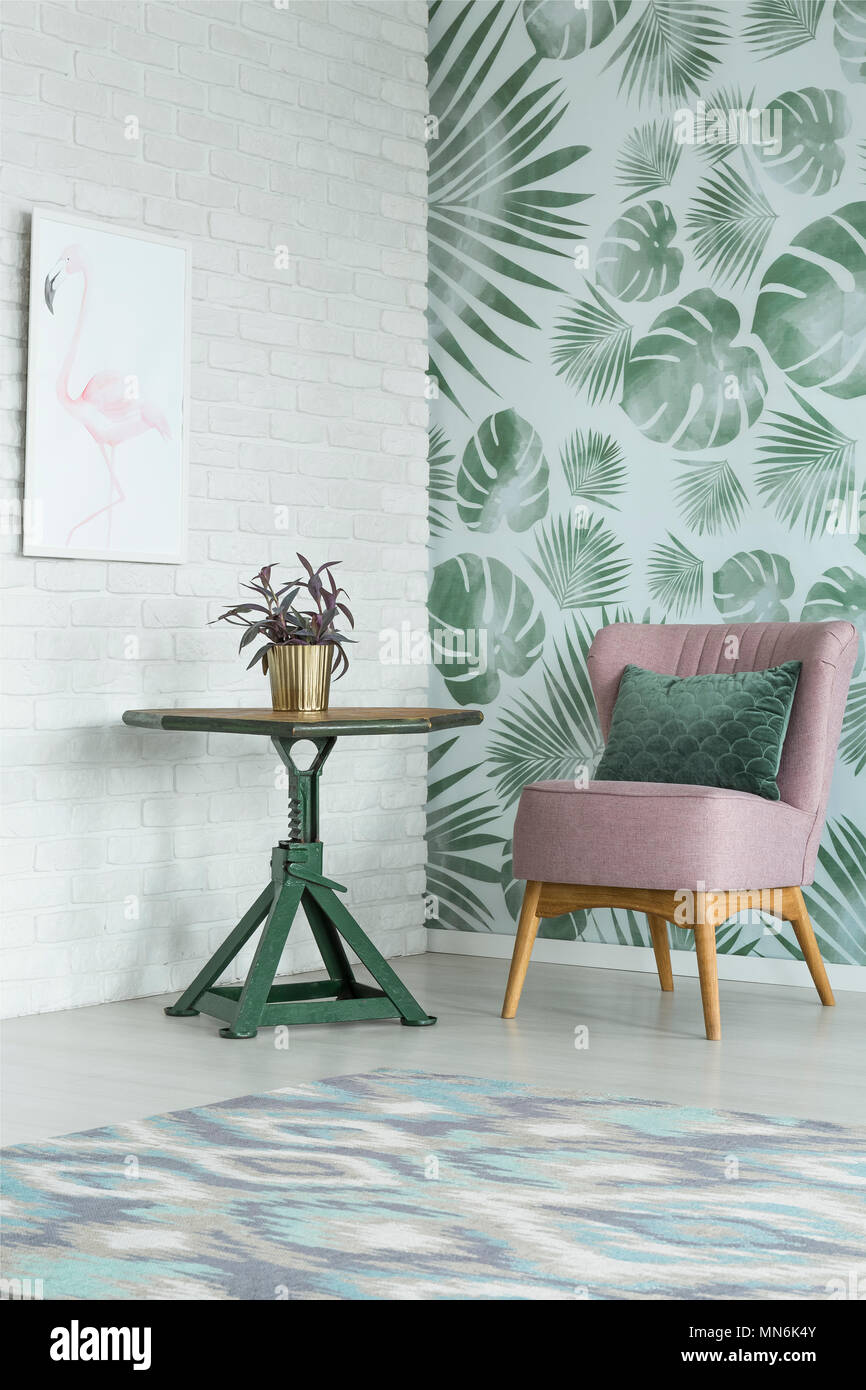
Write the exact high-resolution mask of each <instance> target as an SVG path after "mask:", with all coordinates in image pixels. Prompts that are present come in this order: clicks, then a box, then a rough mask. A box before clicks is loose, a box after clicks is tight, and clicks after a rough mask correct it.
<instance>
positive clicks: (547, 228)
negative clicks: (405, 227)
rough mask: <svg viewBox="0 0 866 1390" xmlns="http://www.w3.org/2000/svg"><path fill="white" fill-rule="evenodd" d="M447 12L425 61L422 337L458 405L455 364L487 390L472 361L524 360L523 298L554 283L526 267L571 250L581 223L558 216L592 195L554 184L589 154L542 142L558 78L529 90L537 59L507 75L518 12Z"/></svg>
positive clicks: (557, 113)
mask: <svg viewBox="0 0 866 1390" xmlns="http://www.w3.org/2000/svg"><path fill="white" fill-rule="evenodd" d="M435 8H436V7H434V9H435ZM453 12H454V18H453V19H452V20H451V21H450V23H448V24H447V26H446V28H445V30H444V32H443V33H442V35H441V37H440V38H439V39H438V40H436V41H435V42H433V44H432V46H431V49H430V53H429V56H428V71H429V84H430V85H429V93H430V112H431V115H430V118H429V119H430V120H431V121H432V122H433V126H432V134H433V136H434V137H435V138H431V140H430V141H429V144H428V149H429V151H430V167H429V197H428V219H427V232H428V238H429V249H430V269H429V274H428V287H429V295H430V309H429V334H430V344H431V347H430V372H431V374H432V375H433V376H434V377H435V378H436V380H437V381H438V383H439V389H440V391H441V393H442V394H443V395H445V396H447V397H448V398H449V399H450V400H451V401H452V402H454V404H456V405H457V406H458V408H459V409H461V410H462V409H463V407H462V406H461V405H460V403H459V400H458V397H457V394H456V392H455V389H454V386H453V385H452V384H451V381H450V379H449V377H450V375H451V374H452V372H453V369H454V368H455V367H459V368H460V369H462V370H463V371H464V372H467V373H468V374H469V376H471V377H473V378H474V379H475V380H476V381H478V382H480V383H481V384H482V385H483V386H486V387H487V388H488V389H489V390H494V388H493V386H492V385H491V384H490V382H489V381H488V379H487V377H486V376H485V375H484V373H483V372H482V370H481V367H480V365H479V364H480V361H481V359H482V357H484V358H488V359H489V358H490V356H491V353H490V349H491V348H492V349H494V350H495V353H500V352H501V353H506V354H508V355H509V356H511V357H515V358H520V359H521V360H525V359H524V358H523V355H522V353H520V352H519V351H518V349H517V347H516V346H515V343H514V328H515V326H518V327H520V328H522V329H523V328H537V327H538V324H537V322H536V320H535V319H534V318H533V317H532V316H531V315H530V314H529V313H528V312H527V310H526V309H525V308H524V307H523V305H524V304H525V303H526V299H527V296H528V295H530V294H531V295H532V296H533V297H536V296H535V292H536V291H538V290H555V289H557V288H558V286H557V285H555V284H552V283H551V281H550V280H547V279H545V278H544V277H543V276H541V275H538V274H537V273H536V271H535V270H534V269H532V268H531V264H530V262H532V261H533V260H534V258H535V256H534V253H536V252H545V253H550V254H554V255H558V256H565V255H566V254H571V251H572V248H573V246H574V242H575V240H576V239H577V238H578V237H579V235H580V231H579V229H580V227H581V225H582V224H581V223H578V222H575V221H574V220H573V219H572V218H571V217H569V216H568V215H567V213H566V211H565V210H566V209H567V208H570V207H572V206H573V205H574V204H576V203H579V202H582V201H583V199H584V198H585V197H587V196H588V195H587V194H581V193H573V192H569V191H567V190H566V189H563V188H562V187H561V186H557V187H555V188H554V187H551V186H550V183H551V180H553V179H555V178H556V176H557V175H559V174H561V173H562V171H563V170H565V169H569V168H570V167H571V165H572V164H574V163H575V162H576V161H577V160H579V159H581V158H582V157H583V155H585V154H586V152H587V147H586V146H585V145H569V146H565V147H561V148H552V149H549V148H548V147H547V139H548V137H549V136H550V135H551V134H552V132H553V131H554V130H555V129H556V127H557V126H558V124H559V122H560V121H561V120H562V118H563V116H564V115H565V112H566V110H567V103H566V102H565V100H564V98H563V96H562V92H561V87H560V84H558V83H555V84H554V83H549V82H545V83H541V84H539V85H538V86H536V87H534V88H530V87H529V85H528V84H529V82H530V79H531V77H532V73H533V71H534V68H535V66H536V63H537V61H538V60H537V59H533V60H532V61H530V62H526V63H523V64H522V66H521V67H519V68H518V69H517V70H516V71H513V72H511V73H510V75H509V76H507V77H506V78H505V79H504V80H503V78H502V76H501V66H502V58H501V55H502V51H503V45H504V44H505V41H506V39H507V38H508V36H509V33H510V31H511V29H512V26H513V24H514V22H515V20H516V18H517V15H518V13H519V11H518V10H517V9H516V8H512V7H511V6H503V5H502V4H494V5H483V6H476V5H474V4H473V3H472V0H467V3H466V4H464V5H460V6H457V5H455V6H454V7H453ZM431 18H432V15H431ZM497 65H498V67H499V71H497V72H496V73H495V75H494V73H493V69H494V68H496V67H497ZM488 78H490V81H489V82H488V81H487V79H488ZM561 243H567V251H566V249H563V247H562V245H561ZM519 301H522V302H519ZM494 360H495V359H494ZM446 371H447V373H448V376H446Z"/></svg>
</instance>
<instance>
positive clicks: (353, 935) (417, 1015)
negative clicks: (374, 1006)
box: [307, 884, 436, 1028]
mask: <svg viewBox="0 0 866 1390" xmlns="http://www.w3.org/2000/svg"><path fill="white" fill-rule="evenodd" d="M307 892H308V893H309V894H310V895H311V897H313V898H314V899H315V901H316V902H317V903H318V905H319V907H320V908H321V909H322V912H323V913H324V915H325V917H326V918H327V919H328V921H330V922H332V923H333V925H334V926H335V927H336V929H337V931H338V932H339V933H340V935H341V936H342V938H343V940H344V941H345V942H346V944H347V945H349V946H351V948H352V950H353V951H354V952H355V955H356V956H357V957H358V959H359V961H360V962H361V964H362V965H363V966H365V967H366V968H367V970H369V972H370V974H371V975H372V976H373V979H374V980H375V981H376V983H377V985H379V987H380V988H381V989H383V990H384V992H385V994H386V995H387V996H388V998H389V999H390V1000H391V1003H392V1004H393V1005H394V1007H395V1008H396V1009H397V1010H398V1011H399V1013H400V1019H401V1022H403V1023H406V1024H410V1025H411V1026H413V1027H417V1028H421V1027H425V1026H426V1025H428V1024H431V1023H435V1022H436V1019H435V1018H434V1017H432V1015H430V1014H427V1013H425V1012H424V1010H423V1009H422V1008H421V1005H420V1004H419V1003H418V1000H417V999H415V997H414V996H413V995H412V994H410V993H409V990H408V989H407V988H406V986H405V985H404V984H403V981H402V980H401V979H400V977H399V975H396V974H395V973H394V971H393V970H392V969H391V967H390V965H389V964H388V962H387V961H386V959H385V957H384V956H383V955H382V953H381V951H378V950H377V949H376V947H375V946H374V945H373V943H372V941H371V940H370V938H369V937H368V936H367V934H366V932H365V931H363V930H362V928H361V927H360V926H359V925H358V923H357V922H356V921H355V919H354V917H353V916H352V914H351V912H349V910H348V908H346V907H345V906H344V904H343V903H342V902H341V901H340V899H339V898H338V897H337V895H336V893H335V892H334V891H333V890H332V889H331V888H322V887H320V886H319V885H318V884H308V885H307Z"/></svg>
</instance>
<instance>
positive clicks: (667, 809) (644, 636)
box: [502, 622, 857, 1041]
mask: <svg viewBox="0 0 866 1390" xmlns="http://www.w3.org/2000/svg"><path fill="white" fill-rule="evenodd" d="M731 638H736V639H737V641H736V643H734V644H731V642H730V639H731ZM732 645H733V649H734V650H736V652H737V655H736V657H731V656H730V655H729V653H730V651H731V649H732ZM856 654H857V629H856V628H855V627H854V626H853V624H852V623H848V622H828V623H751V624H744V625H733V626H727V625H725V624H719V625H717V626H698V625H695V626H692V625H686V624H682V625H671V626H667V625H666V624H660V625H653V624H649V623H612V624H611V625H610V626H609V627H604V628H602V629H601V631H600V632H597V633H596V635H595V638H594V640H593V643H592V646H591V647H590V649H589V656H588V668H589V676H590V680H591V682H592V689H593V694H594V696H595V703H596V706H597V708H598V714H599V720H600V723H601V730H602V734H603V735H604V737H605V738H607V734H608V730H609V728H610V721H611V714H612V711H613V706H614V702H615V700H616V695H617V691H618V689H619V682H620V678H621V676H622V672H623V669H624V667H625V666H626V665H627V664H628V663H629V662H632V663H634V664H635V665H637V666H643V667H644V668H645V669H647V670H651V671H658V672H660V673H663V674H665V675H674V676H692V675H699V674H702V673H705V672H713V671H715V672H735V671H760V670H764V669H766V668H767V667H770V666H779V665H781V664H782V663H783V662H785V661H800V662H802V669H801V673H800V679H799V682H798V685H797V692H796V695H795V698H794V706H793V709H792V712H791V719H790V723H789V726H788V732H787V736H786V739H785V745H784V749H783V751H782V762H781V766H780V768H779V776H778V784H779V790H780V793H781V800H780V801H769V800H766V799H765V798H764V797H760V796H754V795H752V794H751V793H749V792H740V791H726V790H724V789H722V788H717V787H702V786H684V785H679V784H673V783H661V782H590V783H589V785H588V786H580V785H578V784H576V783H574V782H536V783H534V784H533V785H531V786H528V787H525V788H524V791H523V794H522V796H521V798H520V805H519V807H518V811H517V821H516V824H515V827H514V874H515V877H516V878H518V879H525V880H526V890H525V893H524V897H523V906H522V909H521V913H520V921H519V923H518V928H517V939H516V941H515V944H514V954H513V957H512V961H511V971H510V973H509V976H508V986H507V989H506V992H505V1002H504V1005H503V1008H502V1017H503V1018H513V1017H514V1015H515V1013H516V1012H517V1005H518V1002H519V1000H520V994H521V990H522V988H523V982H524V979H525V977H526V971H527V967H528V965H529V957H530V954H531V952H532V946H533V943H534V941H535V936H536V933H537V931H538V925H539V922H540V920H541V918H542V917H556V916H559V915H560V914H561V913H564V912H571V911H575V910H577V909H579V908H591V907H620V908H632V909H633V910H635V911H638V912H645V913H646V915H647V918H648V921H649V928H650V935H651V938H652V943H653V950H654V952H655V958H656V965H657V967H658V973H659V982H660V984H661V987H662V989H663V990H671V989H673V974H672V971H671V958H670V942H669V939H668V923H669V922H676V923H677V924H678V925H682V926H685V927H688V928H691V929H693V930H694V933H695V950H696V955H697V962H698V974H699V977H700V986H701V999H702V1001H703V1009H704V1023H705V1025H706V1033H707V1037H708V1038H709V1039H711V1040H713V1041H717V1040H718V1039H720V1038H721V1023H720V1014H719V985H718V974H717V967H716V937H715V932H716V927H717V926H720V925H721V924H722V922H724V921H725V920H726V919H727V918H728V917H730V916H732V915H733V914H734V913H735V912H737V911H741V910H743V909H744V908H746V907H753V908H757V907H760V908H762V909H763V910H771V911H774V912H775V914H776V915H777V916H779V917H781V918H782V919H783V920H785V921H789V922H791V924H792V926H793V928H794V932H795V934H796V937H797V941H798V943H799V945H800V949H801V950H802V952H803V956H804V957H805V961H806V964H807V966H808V967H809V971H810V973H811V976H812V979H813V981H814V983H815V987H816V989H817V990H818V994H819V996H820V998H821V1003H822V1004H833V1003H834V1002H835V1001H834V999H833V993H832V990H831V989H830V983H829V981H828V979H827V973H826V971H825V969H824V962H823V961H822V959H821V954H820V951H819V950H818V945H817V942H816V941H815V934H814V932H813V930H812V924H811V922H810V921H809V914H808V912H807V911H806V906H805V903H804V901H803V894H802V891H801V889H802V887H803V885H804V884H809V883H811V882H812V880H813V878H814V874H815V859H816V856H817V853H818V844H819V842H820V839H821V832H822V830H823V828H824V817H825V814H826V808H827V797H828V795H829V791H830V781H831V778H832V775H833V762H834V758H835V754H836V745H837V742H838V740H839V731H840V728H841V725H842V716H843V714H844V710H845V701H846V698H847V694H848V685H849V682H850V679H851V674H852V671H853V669H854V661H855V657H856Z"/></svg>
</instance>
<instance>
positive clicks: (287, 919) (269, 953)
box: [220, 880, 303, 1038]
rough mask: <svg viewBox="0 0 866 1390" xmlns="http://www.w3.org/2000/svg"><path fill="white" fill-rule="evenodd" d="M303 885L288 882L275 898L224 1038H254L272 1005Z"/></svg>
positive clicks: (223, 1034)
mask: <svg viewBox="0 0 866 1390" xmlns="http://www.w3.org/2000/svg"><path fill="white" fill-rule="evenodd" d="M302 892H303V885H302V884H300V883H296V882H294V881H293V880H287V881H286V882H285V883H284V884H283V886H282V888H278V889H277V891H276V896H275V897H274V904H273V907H272V908H271V911H270V915H269V917H268V920H267V921H266V922H265V925H264V928H263V929H262V935H261V938H260V940H259V944H258V946H257V948H256V954H255V956H254V957H253V962H252V965H251V966H250V970H249V974H248V975H247V978H246V980H245V982H244V986H243V988H242V990H241V993H240V998H239V999H238V1009H237V1013H236V1014H235V1017H234V1021H233V1022H232V1023H231V1024H229V1026H228V1027H227V1028H221V1029H220V1037H222V1038H254V1037H255V1036H256V1030H257V1028H258V1025H259V1021H260V1019H261V1016H262V1010H263V1009H264V1006H265V1004H266V1003H267V1002H268V994H269V992H270V988H271V985H272V984H273V982H274V976H275V975H276V973H277V968H278V966H279V963H280V956H281V955H282V954H283V947H284V946H285V944H286V939H287V937H288V935H289V931H290V929H291V926H292V922H293V921H294V920H295V913H296V912H297V910H298V905H299V903H300V901H301V894H302Z"/></svg>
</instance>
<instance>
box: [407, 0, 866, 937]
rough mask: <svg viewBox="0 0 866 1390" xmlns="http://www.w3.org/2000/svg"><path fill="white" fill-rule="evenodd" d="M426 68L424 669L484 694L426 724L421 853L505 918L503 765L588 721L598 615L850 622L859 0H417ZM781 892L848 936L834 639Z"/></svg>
mask: <svg viewBox="0 0 866 1390" xmlns="http://www.w3.org/2000/svg"><path fill="white" fill-rule="evenodd" d="M429 74H430V112H431V118H430V121H429V126H430V142H429V154H430V197H431V202H430V216H429V239H430V261H431V270H430V286H429V288H430V362H431V365H430V376H431V396H432V412H431V414H432V421H433V429H432V433H431V451H430V456H431V542H430V544H431V569H432V574H431V585H430V630H431V641H432V647H433V651H434V654H435V671H434V676H433V680H434V695H435V696H438V697H440V698H441V699H443V700H448V701H456V702H457V703H458V704H462V705H470V704H472V705H479V706H480V707H481V708H482V709H483V711H484V716H485V723H484V724H483V725H482V726H481V728H479V729H472V730H467V731H465V733H464V734H463V735H461V736H460V737H459V738H454V737H453V736H452V737H445V738H440V739H438V740H436V741H435V747H434V749H433V752H432V754H431V772H430V806H429V848H430V870H429V885H428V887H429V893H430V895H431V902H432V903H433V904H434V907H435V908H436V910H438V923H439V925H440V926H444V927H448V928H451V929H454V930H458V931H481V932H499V933H509V932H513V930H514V921H515V917H516V914H517V911H518V908H519V903H520V894H521V886H520V885H519V884H517V883H515V881H514V879H513V877H512V869H511V845H510V837H511V831H512V826H513V820H514V813H515V808H516V805H517V800H518V797H519V795H520V790H521V788H522V787H523V785H524V784H525V783H527V782H530V781H534V780H537V779H539V778H568V777H580V776H586V775H591V770H592V768H593V767H594V764H595V762H596V761H597V758H598V756H599V754H600V750H601V737H600V733H599V729H598V724H597V721H596V716H595V707H594V704H593V700H592V694H591V691H590V687H589V681H588V677H587V674H586V667H585V655H586V650H587V648H588V646H589V643H590V642H591V640H592V635H593V633H594V632H595V631H596V630H597V629H598V627H599V626H601V625H603V624H605V623H608V622H611V621H617V620H623V619H625V620H630V621H651V622H664V621H668V622H674V621H681V620H695V621H717V622H718V621H728V620H730V621H732V622H743V621H745V622H760V621H764V620H768V619H773V620H775V619H782V620H787V619H792V620H797V619H799V618H801V617H802V618H804V619H808V620H820V619H825V618H850V619H851V620H852V621H854V622H855V623H856V624H857V625H858V627H859V628H860V631H861V632H862V633H863V640H864V645H866V536H864V535H863V534H862V533H863V532H866V509H864V507H863V506H862V504H861V501H860V498H861V494H862V491H863V487H864V458H866V443H864V434H866V0H737V2H736V3H734V2H733V0H716V3H712V4H710V3H706V4H705V3H698V0H586V2H585V3H584V2H583V0H468V3H467V2H465V0H434V3H432V4H431V6H430V48H429ZM587 770H588V771H587ZM807 897H808V901H809V905H810V908H811V911H812V914H813V919H814V924H815V929H816V932H817V934H818V936H819V939H820V942H821V947H822V949H823V951H824V953H825V956H826V957H827V959H828V960H830V961H833V962H844V963H847V964H853V965H866V672H864V670H863V662H862V660H861V663H860V669H859V671H858V674H857V675H856V677H855V682H854V686H853V688H852V692H851V698H850V701H849V707H848V711H847V713H846V719H845V727H844V730H843V734H842V741H841V745H840V752H839V759H838V765H837V771H836V777H835V782H834V788H833V794H832V798H831V803H830V813H829V820H828V825H827V829H826V832H825V835H824V839H823V843H822V847H821V851H820V862H819V867H818V871H817V877H816V882H815V885H814V887H813V888H811V889H810V890H808V893H807ZM542 934H543V935H549V936H557V937H562V938H575V937H581V938H583V939H585V940H595V941H605V942H621V943H626V944H635V945H647V944H649V937H648V933H647V926H646V922H645V920H644V919H643V918H642V917H640V916H638V915H635V914H633V913H611V912H606V911H605V912H601V911H599V912H588V913H573V914H570V915H569V916H568V917H563V918H560V919H557V920H556V921H553V922H545V923H543V924H542ZM675 937H676V942H675V944H676V945H678V946H679V947H680V948H681V949H689V948H690V947H691V945H692V942H691V939H690V934H689V933H686V932H676V933H675ZM719 947H720V949H721V950H724V951H727V952H730V953H734V954H741V955H744V954H758V955H766V956H785V955H786V954H788V953H794V954H796V946H795V945H794V944H793V940H792V939H789V938H788V934H787V933H780V934H777V933H775V932H772V931H765V930H762V928H761V926H760V925H753V924H749V923H747V922H745V921H743V922H740V921H734V922H731V923H729V924H728V925H727V926H726V927H725V928H724V929H723V930H722V931H721V932H720V933H719Z"/></svg>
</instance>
